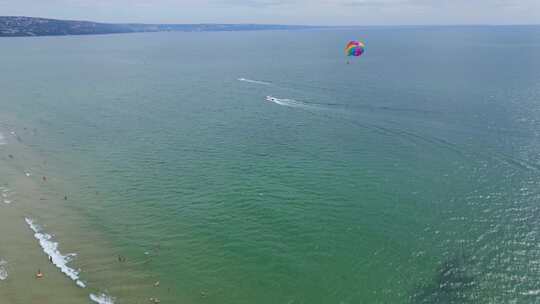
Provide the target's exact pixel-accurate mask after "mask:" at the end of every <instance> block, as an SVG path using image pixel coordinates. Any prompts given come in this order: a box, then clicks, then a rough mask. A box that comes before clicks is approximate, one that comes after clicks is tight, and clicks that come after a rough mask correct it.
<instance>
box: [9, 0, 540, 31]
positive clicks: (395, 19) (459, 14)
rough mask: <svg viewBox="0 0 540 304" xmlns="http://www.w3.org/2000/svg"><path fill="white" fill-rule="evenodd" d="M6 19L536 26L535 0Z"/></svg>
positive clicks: (125, 7)
mask: <svg viewBox="0 0 540 304" xmlns="http://www.w3.org/2000/svg"><path fill="white" fill-rule="evenodd" d="M0 10H1V11H2V15H4V16H28V17H41V18H51V19H68V20H88V21H96V22H106V23H168V24H179V23H180V24H181V23H191V24H193V23H252V24H289V25H293V24H294V25H323V26H369V25H373V26H379V25H382V26H390V25H405V26H407V25H533V24H540V1H535V0H479V1H475V2H474V3H473V2H471V1H465V0H456V1H448V0H438V1H435V0H432V1H430V0H316V1H307V0H289V1H288V0H230V1H227V0H199V1H195V0H185V1H174V0H157V1H153V2H152V3H149V2H148V1H143V0H134V1H128V0H111V1H105V0H98V1H90V0H50V1H47V2H45V1H38V0H21V1H17V3H12V1H7V0H0Z"/></svg>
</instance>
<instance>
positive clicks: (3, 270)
mask: <svg viewBox="0 0 540 304" xmlns="http://www.w3.org/2000/svg"><path fill="white" fill-rule="evenodd" d="M7 277H8V271H7V261H6V260H0V281H4V280H5V279H7Z"/></svg>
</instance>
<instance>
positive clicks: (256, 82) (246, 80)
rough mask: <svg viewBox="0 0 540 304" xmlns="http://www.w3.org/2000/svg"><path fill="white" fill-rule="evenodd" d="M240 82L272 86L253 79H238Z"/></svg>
mask: <svg viewBox="0 0 540 304" xmlns="http://www.w3.org/2000/svg"><path fill="white" fill-rule="evenodd" d="M238 81H243V82H248V83H254V84H261V85H271V83H270V82H266V81H260V80H253V79H247V78H238Z"/></svg>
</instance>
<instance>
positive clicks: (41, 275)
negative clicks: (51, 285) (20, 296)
mask: <svg viewBox="0 0 540 304" xmlns="http://www.w3.org/2000/svg"><path fill="white" fill-rule="evenodd" d="M36 278H38V279H41V278H43V272H41V269H38V271H37V273H36Z"/></svg>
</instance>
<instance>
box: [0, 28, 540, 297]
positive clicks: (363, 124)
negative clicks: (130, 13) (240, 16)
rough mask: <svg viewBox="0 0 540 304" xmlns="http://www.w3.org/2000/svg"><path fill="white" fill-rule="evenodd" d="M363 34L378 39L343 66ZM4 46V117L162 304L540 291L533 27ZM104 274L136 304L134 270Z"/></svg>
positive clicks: (537, 61) (539, 56)
mask: <svg viewBox="0 0 540 304" xmlns="http://www.w3.org/2000/svg"><path fill="white" fill-rule="evenodd" d="M354 38H358V39H361V40H364V41H365V42H366V45H367V51H366V54H365V56H363V57H362V58H360V59H359V60H354V61H353V62H352V63H351V64H350V65H347V64H346V58H344V57H343V54H342V53H343V50H342V45H344V43H345V42H346V41H348V40H349V39H354ZM0 53H1V54H2V56H0V66H2V73H0V84H1V86H2V87H3V88H8V89H5V90H3V91H2V98H1V99H0V108H1V110H2V112H5V113H8V114H10V115H12V116H14V117H16V118H17V120H18V121H19V122H20V123H21V124H24V126H25V127H26V126H27V127H28V128H29V130H33V136H31V137H28V138H27V137H23V138H22V140H23V141H24V142H26V143H27V144H28V145H29V146H31V147H32V148H34V149H35V151H37V152H38V153H40V154H41V155H44V157H46V158H47V159H48V161H49V162H50V163H51V164H52V165H51V166H50V167H51V169H49V170H51V172H50V174H51V175H57V176H62V177H64V178H65V179H66V180H67V182H66V184H65V186H64V187H65V188H66V189H68V191H69V193H70V202H71V201H72V202H71V203H70V206H69V208H70V211H69V212H73V213H77V214H79V215H82V216H83V217H84V218H85V222H84V224H82V223H81V227H78V228H80V229H82V230H84V229H92V230H95V231H99V232H100V233H101V234H102V235H104V236H105V237H106V239H107V240H108V242H110V243H108V245H107V246H108V247H110V248H108V249H110V251H111V252H114V254H121V255H123V256H126V257H127V259H128V261H130V262H131V261H133V262H132V263H131V264H130V267H129V268H126V269H124V270H123V271H124V272H125V274H124V275H125V276H126V277H129V275H130V271H135V270H137V271H142V272H146V273H148V274H149V276H151V277H152V282H149V284H152V283H153V282H154V281H155V280H159V281H160V289H159V290H158V291H156V293H157V295H158V296H159V297H160V299H161V301H162V303H175V300H182V301H184V302H187V303H222V304H224V303H291V304H292V303H509V302H511V301H516V303H536V302H540V299H539V296H540V247H538V241H539V238H540V235H539V233H540V230H539V227H540V226H539V225H540V222H539V218H540V217H539V212H540V209H539V207H538V199H539V197H540V196H539V195H540V185H539V178H538V176H539V172H540V157H539V156H540V153H539V152H540V141H539V137H538V136H539V135H540V133H539V131H540V120H539V119H538V117H539V116H538V115H539V114H540V28H538V27H472V28H468V27H456V28H451V27H450V28H369V29H357V30H324V31H298V32H287V31H283V32H272V31H270V32H242V33H240V32H232V33H152V34H133V35H110V36H87V37H52V38H30V39H27V38H24V39H2V40H0ZM267 96H270V97H271V98H268V100H267ZM71 198H73V199H71ZM69 212H67V213H68V214H69ZM58 221H62V219H61V218H59V219H58ZM66 221H67V219H66ZM75 226H76V223H75ZM74 229H77V227H74ZM81 242H83V241H82V240H81ZM85 246H87V245H85ZM95 246H100V245H99V244H96V245H95ZM81 255H84V252H81ZM85 258H86V259H91V258H92V257H91V256H86V257H85ZM74 263H76V261H75V262H74ZM112 264H113V262H111V265H112ZM111 267H112V266H111ZM108 268H109V266H108V265H104V266H102V268H99V269H86V271H87V274H86V275H87V277H90V278H91V277H92V276H95V277H96V278H97V277H100V276H99V273H100V272H107V269H108ZM119 271H122V270H119ZM82 275H83V276H84V275H85V273H84V272H83V273H82ZM96 281H97V282H95V283H96V284H98V285H100V286H101V287H102V288H104V289H108V290H109V291H110V293H111V294H112V295H113V296H117V297H118V299H117V300H118V302H119V303H121V302H122V297H121V296H119V295H118V294H115V293H114V291H115V290H122V288H124V287H126V286H124V284H127V283H123V282H122V281H121V280H120V281H119V280H116V279H114V280H113V279H110V280H108V281H107V280H102V281H99V280H97V279H96ZM132 293H135V294H136V293H137V291H133V292H132ZM141 293H142V291H141ZM137 296H140V297H141V298H143V299H144V298H148V297H149V296H148V295H147V294H140V295H137Z"/></svg>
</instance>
